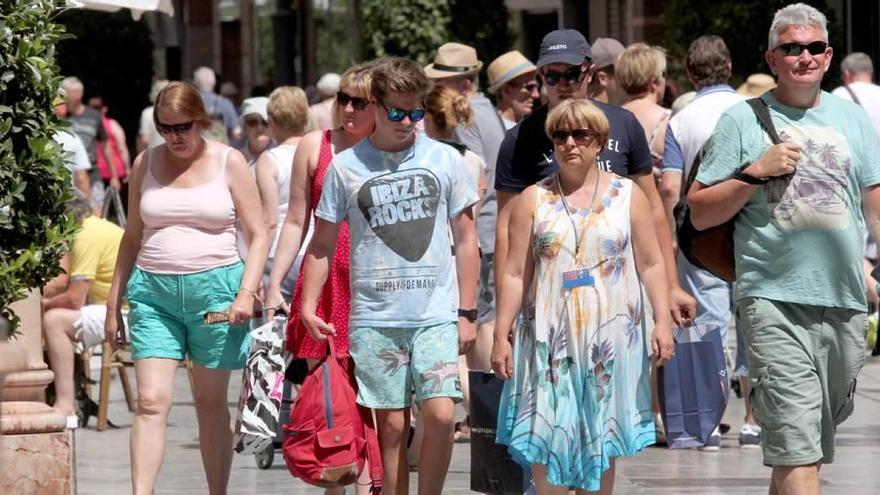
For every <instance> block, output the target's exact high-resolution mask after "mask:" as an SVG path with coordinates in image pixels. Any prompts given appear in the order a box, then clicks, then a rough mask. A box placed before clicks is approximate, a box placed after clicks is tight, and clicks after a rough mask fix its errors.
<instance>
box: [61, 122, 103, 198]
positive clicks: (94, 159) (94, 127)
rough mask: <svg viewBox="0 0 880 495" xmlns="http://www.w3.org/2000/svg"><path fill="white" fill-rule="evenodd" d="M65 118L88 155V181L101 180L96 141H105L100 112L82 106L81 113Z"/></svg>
mask: <svg viewBox="0 0 880 495" xmlns="http://www.w3.org/2000/svg"><path fill="white" fill-rule="evenodd" d="M67 120H69V121H70V130H71V131H73V132H74V134H76V135H77V136H79V139H80V140H81V141H82V143H83V146H85V148H86V153H88V155H89V162H90V163H91V164H92V169H91V170H90V171H89V181H90V182H92V183H93V184H94V183H95V182H97V181H99V180H101V173H100V171H99V170H98V142H101V143H103V142H105V141H107V135H106V134H105V133H104V125H103V124H101V113H100V112H98V111H97V110H95V109H94V108H91V107H83V111H82V113H80V114H79V115H73V114H71V115H68V116H67Z"/></svg>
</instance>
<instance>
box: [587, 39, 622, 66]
mask: <svg viewBox="0 0 880 495" xmlns="http://www.w3.org/2000/svg"><path fill="white" fill-rule="evenodd" d="M623 50H624V47H623V45H622V44H621V43H620V42H619V41H617V40H616V39H614V38H596V41H594V42H593V46H592V52H593V64H594V65H595V66H596V68H598V69H601V68H602V67H608V66H609V65H615V64H617V59H618V58H620V54H621V53H623Z"/></svg>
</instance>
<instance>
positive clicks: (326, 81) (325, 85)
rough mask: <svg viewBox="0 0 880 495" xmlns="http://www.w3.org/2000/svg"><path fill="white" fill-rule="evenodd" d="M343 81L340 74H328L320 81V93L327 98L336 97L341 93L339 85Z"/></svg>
mask: <svg viewBox="0 0 880 495" xmlns="http://www.w3.org/2000/svg"><path fill="white" fill-rule="evenodd" d="M341 80H342V78H341V77H340V76H339V74H337V73H335V72H328V73H326V74H324V75H323V76H321V79H318V84H317V86H318V91H320V92H321V94H322V95H324V96H327V97H330V96H336V92H337V91H339V83H340V81H341Z"/></svg>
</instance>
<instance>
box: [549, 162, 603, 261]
mask: <svg viewBox="0 0 880 495" xmlns="http://www.w3.org/2000/svg"><path fill="white" fill-rule="evenodd" d="M560 179H561V177H560V176H559V175H557V176H556V189H557V190H558V191H559V199H560V200H561V201H562V207H563V208H565V214H566V215H567V216H568V221H570V222H571V229H572V230H574V259H575V263H577V257H578V253H579V251H580V250H581V237H580V236H579V235H578V229H577V224H576V223H575V221H574V217H573V216H571V212H570V211H569V210H568V201H566V200H565V194H562V185H561V184H560V182H561V180H560ZM597 192H599V169H598V168H597V169H596V184H595V185H594V186H593V197H592V198H590V207H589V208H588V209H587V214H586V216H585V217H584V218H585V219H586V218H590V215H592V214H593V203H594V202H595V201H596V193H597Z"/></svg>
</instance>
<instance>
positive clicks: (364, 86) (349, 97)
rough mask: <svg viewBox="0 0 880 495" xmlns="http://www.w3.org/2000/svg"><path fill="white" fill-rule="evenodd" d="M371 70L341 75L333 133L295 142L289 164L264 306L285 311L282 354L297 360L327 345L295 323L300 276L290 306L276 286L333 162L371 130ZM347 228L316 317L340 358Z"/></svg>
mask: <svg viewBox="0 0 880 495" xmlns="http://www.w3.org/2000/svg"><path fill="white" fill-rule="evenodd" d="M371 69H372V64H370V63H365V64H358V65H355V66H352V67H351V68H349V69H348V70H347V71H345V73H344V74H343V75H342V78H341V81H340V83H339V93H337V99H336V103H334V105H333V111H334V120H335V124H336V127H335V129H332V130H327V131H316V132H312V133H310V134H307V135H306V136H305V137H303V139H302V141H300V144H299V147H297V149H296V155H295V156H294V159H293V177H292V179H291V181H290V191H291V193H290V205H289V206H288V209H287V218H286V219H285V221H284V225H283V226H282V227H281V237H280V238H279V240H278V247H277V248H276V251H275V261H274V265H273V267H272V274H271V276H270V277H269V289H268V293H267V300H266V305H267V306H269V307H273V306H276V305H280V306H281V308H282V309H283V310H284V311H288V313H289V314H290V319H289V320H288V324H287V349H288V350H289V351H290V352H292V353H293V354H294V356H295V357H296V358H300V359H303V358H305V359H309V360H317V359H320V358H322V357H324V356H325V355H326V354H327V350H326V341H324V340H316V339H315V338H313V337H312V336H310V335H309V333H308V331H306V329H305V327H303V325H302V322H301V321H300V318H299V314H300V308H299V306H300V304H301V291H302V273H300V274H299V278H298V280H297V286H296V291H295V292H294V297H293V301H292V303H291V306H288V305H287V304H286V301H284V300H283V298H282V296H281V290H280V283H281V281H282V280H283V279H284V276H285V275H286V274H287V272H288V271H290V267H291V265H292V264H293V261H294V259H295V258H296V256H297V254H298V253H299V252H300V251H301V249H302V248H303V247H304V246H302V245H301V243H302V239H303V238H304V237H305V234H306V232H307V231H308V229H309V226H310V222H311V221H312V220H313V211H314V209H315V206H316V205H317V204H318V200H319V199H320V197H321V188H322V186H323V182H324V176H325V174H326V173H327V168H328V167H329V166H330V162H331V160H332V159H333V156H334V155H335V154H337V153H339V152H341V151H342V150H344V149H346V148H349V147H350V146H353V145H354V144H356V143H357V142H358V141H360V140H361V139H363V138H365V137H366V136H368V135H369V134H370V133H371V132H372V131H373V127H374V121H375V115H374V110H375V107H374V105H375V104H374V103H372V101H371V100H370V71H371ZM348 246H349V238H348V225H347V224H343V225H342V227H341V229H340V236H339V240H338V241H337V243H336V251H335V253H334V255H333V260H332V261H331V264H330V272H329V277H328V279H327V282H326V283H325V284H324V289H323V291H322V292H321V296H320V297H319V299H318V303H317V304H318V308H317V313H318V314H319V315H321V317H322V318H324V319H325V321H328V322H331V323H333V326H334V327H335V329H336V337H335V338H334V343H335V345H336V352H337V354H339V355H340V356H348V312H349V299H350V297H351V293H350V289H349V279H348V271H349V257H348Z"/></svg>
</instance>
